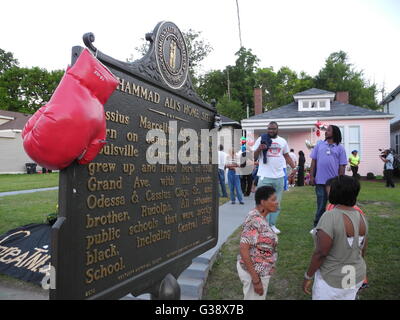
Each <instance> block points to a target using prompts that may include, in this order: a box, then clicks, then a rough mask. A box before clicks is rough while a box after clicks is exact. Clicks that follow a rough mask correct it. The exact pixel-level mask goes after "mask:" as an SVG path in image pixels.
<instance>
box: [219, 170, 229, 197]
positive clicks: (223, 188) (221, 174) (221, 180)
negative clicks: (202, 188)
mask: <svg viewBox="0 0 400 320" xmlns="http://www.w3.org/2000/svg"><path fill="white" fill-rule="evenodd" d="M218 180H219V184H220V186H221V191H222V195H220V196H221V197H224V198H227V197H228V194H227V193H226V186H225V170H222V169H218ZM220 194H221V193H220Z"/></svg>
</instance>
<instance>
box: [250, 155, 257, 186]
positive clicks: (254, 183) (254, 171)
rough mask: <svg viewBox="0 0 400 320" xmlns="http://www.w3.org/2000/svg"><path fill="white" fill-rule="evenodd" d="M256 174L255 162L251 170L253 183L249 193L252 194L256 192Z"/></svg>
mask: <svg viewBox="0 0 400 320" xmlns="http://www.w3.org/2000/svg"><path fill="white" fill-rule="evenodd" d="M257 172H258V161H255V162H254V170H253V173H252V176H253V183H252V186H251V192H253V193H254V192H256V190H257V184H258V175H257Z"/></svg>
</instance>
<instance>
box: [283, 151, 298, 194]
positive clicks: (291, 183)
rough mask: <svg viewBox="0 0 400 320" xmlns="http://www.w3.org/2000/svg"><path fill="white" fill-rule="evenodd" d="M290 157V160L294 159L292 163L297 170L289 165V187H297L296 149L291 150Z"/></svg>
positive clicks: (287, 168) (287, 169)
mask: <svg viewBox="0 0 400 320" xmlns="http://www.w3.org/2000/svg"><path fill="white" fill-rule="evenodd" d="M289 156H290V158H292V161H293V163H294V165H295V168H294V169H292V168H291V167H290V166H289V165H288V166H287V167H286V171H287V176H288V183H289V187H294V185H295V181H296V179H295V176H296V168H297V156H296V154H295V153H294V149H290V152H289Z"/></svg>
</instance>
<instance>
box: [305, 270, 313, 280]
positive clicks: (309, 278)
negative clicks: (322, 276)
mask: <svg viewBox="0 0 400 320" xmlns="http://www.w3.org/2000/svg"><path fill="white" fill-rule="evenodd" d="M304 279H306V280H312V279H314V275H313V276H312V277H309V276H308V275H307V271H306V272H304Z"/></svg>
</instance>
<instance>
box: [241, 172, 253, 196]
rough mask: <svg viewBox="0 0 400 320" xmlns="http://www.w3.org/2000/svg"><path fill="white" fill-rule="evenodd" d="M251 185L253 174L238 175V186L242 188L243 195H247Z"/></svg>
mask: <svg viewBox="0 0 400 320" xmlns="http://www.w3.org/2000/svg"><path fill="white" fill-rule="evenodd" d="M252 185H253V175H252V174H251V173H250V174H244V175H241V176H240V186H241V188H242V193H243V194H244V196H245V197H248V196H249V195H250V193H251V186H252Z"/></svg>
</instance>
